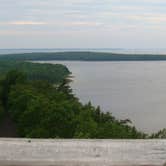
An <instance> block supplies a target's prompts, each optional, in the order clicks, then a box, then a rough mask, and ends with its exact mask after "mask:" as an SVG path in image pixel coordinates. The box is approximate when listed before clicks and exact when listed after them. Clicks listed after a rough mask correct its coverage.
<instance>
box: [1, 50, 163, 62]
mask: <svg viewBox="0 0 166 166" xmlns="http://www.w3.org/2000/svg"><path fill="white" fill-rule="evenodd" d="M0 60H81V61H142V60H143V61H146V60H147V61H148V60H166V55H155V54H149V55H147V54H115V53H102V52H56V53H24V54H9V55H0Z"/></svg>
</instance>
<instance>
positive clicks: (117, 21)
mask: <svg viewBox="0 0 166 166" xmlns="http://www.w3.org/2000/svg"><path fill="white" fill-rule="evenodd" d="M0 48H128V49H130V48H143V49H146V48H166V1H165V0H0Z"/></svg>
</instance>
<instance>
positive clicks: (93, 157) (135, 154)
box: [0, 138, 166, 166]
mask: <svg viewBox="0 0 166 166" xmlns="http://www.w3.org/2000/svg"><path fill="white" fill-rule="evenodd" d="M165 162H166V140H38V139H36V140H35V139H31V140H28V139H5V138H4V139H0V166H6V165H10V166H13V165H14V166H33V165H39V166H41V165H42V166H51V165H55V166H115V165H117V166H119V165H126V166H127V165H163V164H164V163H165Z"/></svg>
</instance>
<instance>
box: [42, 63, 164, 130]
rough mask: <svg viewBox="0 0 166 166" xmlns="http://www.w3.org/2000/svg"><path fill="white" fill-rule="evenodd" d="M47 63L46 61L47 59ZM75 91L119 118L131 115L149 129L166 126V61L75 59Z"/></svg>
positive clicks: (145, 128) (84, 101) (142, 126)
mask: <svg viewBox="0 0 166 166" xmlns="http://www.w3.org/2000/svg"><path fill="white" fill-rule="evenodd" d="M44 63H46V62H44ZM47 63H53V64H56V63H60V64H65V65H66V66H67V67H68V68H69V70H70V71H71V72H72V75H73V76H74V81H73V83H72V84H71V86H72V88H73V91H74V93H75V94H76V96H78V97H79V98H80V100H81V101H82V102H83V103H87V102H88V101H89V100H90V101H91V102H92V103H93V104H94V105H95V106H97V105H100V106H101V108H102V109H103V110H104V111H109V112H111V113H112V114H113V115H114V116H116V117H117V118H122V119H125V118H130V119H131V120H132V121H133V123H134V125H135V126H136V127H137V128H138V129H140V130H142V131H145V132H155V131H158V130H159V129H162V128H166V62H165V61H160V62H158V61H155V62H151V61H150V62H79V61H76V62H73V61H48V62H47Z"/></svg>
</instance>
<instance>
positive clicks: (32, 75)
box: [0, 61, 165, 139]
mask: <svg viewBox="0 0 166 166" xmlns="http://www.w3.org/2000/svg"><path fill="white" fill-rule="evenodd" d="M0 73H1V74H0V132H3V130H1V124H3V125H5V124H4V119H9V118H10V121H12V123H10V124H6V125H14V127H15V131H12V132H15V135H16V136H17V137H26V138H122V139H124V138H126V139H133V138H134V139H142V138H158V137H160V138H163V137H165V135H164V134H163V133H165V130H163V131H160V132H159V133H157V134H153V135H152V136H148V135H147V134H145V133H143V132H140V131H138V130H137V129H136V128H135V127H134V126H133V124H132V123H131V121H130V120H129V119H126V120H118V119H116V118H115V117H114V116H112V114H111V113H109V112H107V113H104V112H102V110H101V109H100V107H97V108H96V107H94V106H92V104H91V103H90V102H89V103H87V104H82V103H81V102H80V101H79V99H78V98H77V97H76V96H75V95H74V94H73V92H72V89H71V87H70V84H69V83H70V81H71V80H70V79H69V78H68V76H69V74H70V72H69V70H68V69H67V68H66V67H65V66H63V65H51V64H36V63H31V62H22V61H1V62H0ZM10 127H11V130H13V128H12V126H8V128H9V130H10ZM0 135H1V136H3V133H0Z"/></svg>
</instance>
